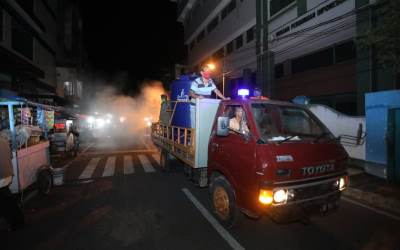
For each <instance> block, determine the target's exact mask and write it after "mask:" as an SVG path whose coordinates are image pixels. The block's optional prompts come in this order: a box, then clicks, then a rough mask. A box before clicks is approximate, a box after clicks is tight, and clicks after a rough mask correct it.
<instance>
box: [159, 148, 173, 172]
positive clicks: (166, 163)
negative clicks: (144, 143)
mask: <svg viewBox="0 0 400 250" xmlns="http://www.w3.org/2000/svg"><path fill="white" fill-rule="evenodd" d="M160 167H161V170H162V171H163V172H165V173H169V172H171V156H170V153H168V151H167V150H165V149H163V150H161V154H160Z"/></svg>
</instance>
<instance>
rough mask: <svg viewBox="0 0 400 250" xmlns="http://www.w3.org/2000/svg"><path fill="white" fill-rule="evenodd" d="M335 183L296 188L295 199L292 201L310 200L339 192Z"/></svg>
mask: <svg viewBox="0 0 400 250" xmlns="http://www.w3.org/2000/svg"><path fill="white" fill-rule="evenodd" d="M334 182H335V181H330V182H325V183H321V184H317V185H313V186H307V187H299V188H295V189H293V194H294V196H293V199H291V200H290V201H291V202H292V201H300V200H308V199H312V198H315V197H318V196H323V195H326V194H329V193H332V192H334V191H338V189H337V188H335V186H334Z"/></svg>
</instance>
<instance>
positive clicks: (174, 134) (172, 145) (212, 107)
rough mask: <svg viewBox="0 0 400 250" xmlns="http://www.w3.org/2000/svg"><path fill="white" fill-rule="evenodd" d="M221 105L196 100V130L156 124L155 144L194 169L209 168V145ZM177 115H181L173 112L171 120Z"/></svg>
mask: <svg viewBox="0 0 400 250" xmlns="http://www.w3.org/2000/svg"><path fill="white" fill-rule="evenodd" d="M180 103H182V102H179V103H177V104H176V105H179V104H180ZM219 103H220V100H217V99H196V105H195V107H196V111H195V126H194V128H184V127H178V126H172V125H164V124H162V123H159V122H158V123H154V124H153V126H152V133H151V136H152V140H153V142H154V144H156V145H157V146H159V147H160V148H162V149H165V150H167V151H168V152H169V153H170V154H172V155H174V156H175V157H176V158H178V159H179V160H181V161H183V162H184V163H186V164H187V165H189V166H191V167H193V168H205V167H207V159H208V143H209V140H210V134H211V129H212V124H213V122H214V119H215V114H216V113H217V110H218V106H219ZM176 105H175V107H176ZM175 115H179V114H177V113H175V112H174V110H173V111H172V116H171V120H172V119H173V116H175Z"/></svg>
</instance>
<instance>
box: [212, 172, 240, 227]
mask: <svg viewBox="0 0 400 250" xmlns="http://www.w3.org/2000/svg"><path fill="white" fill-rule="evenodd" d="M211 199H212V206H213V210H214V212H215V214H216V216H217V219H218V220H219V221H220V222H221V224H222V225H224V226H225V227H227V228H232V227H233V226H234V225H235V224H237V223H238V221H239V220H240V219H241V217H242V213H241V211H240V210H239V208H238V207H237V204H236V198H235V193H234V190H233V188H232V186H231V184H230V183H229V181H228V180H227V179H226V178H225V177H223V176H218V177H216V178H215V179H214V180H213V181H212V186H211Z"/></svg>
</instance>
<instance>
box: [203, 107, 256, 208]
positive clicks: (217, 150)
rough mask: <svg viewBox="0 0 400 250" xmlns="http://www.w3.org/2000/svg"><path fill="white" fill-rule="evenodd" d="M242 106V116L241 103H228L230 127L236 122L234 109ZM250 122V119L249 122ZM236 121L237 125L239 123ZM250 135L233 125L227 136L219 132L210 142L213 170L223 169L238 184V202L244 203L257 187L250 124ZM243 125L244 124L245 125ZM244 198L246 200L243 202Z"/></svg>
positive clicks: (254, 144)
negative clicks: (220, 134) (219, 134)
mask: <svg viewBox="0 0 400 250" xmlns="http://www.w3.org/2000/svg"><path fill="white" fill-rule="evenodd" d="M239 107H240V108H242V112H243V120H244V121H245V122H246V121H247V117H248V116H247V115H246V112H245V110H244V109H243V107H242V106H241V105H227V106H225V107H224V111H223V115H224V116H228V117H229V119H230V127H231V126H234V124H235V122H234V120H233V119H235V110H236V109H237V108H239ZM246 123H247V124H249V123H248V122H246ZM236 125H238V124H237V123H236ZM247 127H248V129H249V133H248V135H247V136H246V135H244V134H242V133H240V132H239V131H236V129H237V127H235V128H232V129H230V132H229V134H228V136H217V135H215V133H214V138H213V139H212V140H211V142H210V150H209V166H210V167H211V168H212V169H214V170H220V171H221V172H223V173H224V174H225V175H226V177H227V179H228V180H229V182H230V183H231V184H232V185H233V187H234V188H235V192H236V196H237V202H238V203H239V204H245V203H246V202H245V201H244V200H243V197H249V198H250V197H251V195H250V193H251V192H252V191H254V188H257V182H256V180H255V146H256V142H255V140H254V136H252V134H254V132H252V131H254V130H253V128H251V127H249V125H247ZM242 129H244V128H242ZM243 202H244V203H243Z"/></svg>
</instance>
